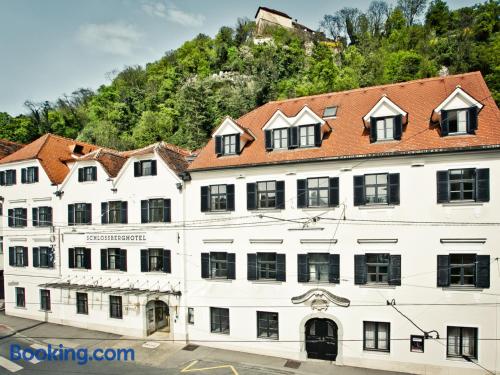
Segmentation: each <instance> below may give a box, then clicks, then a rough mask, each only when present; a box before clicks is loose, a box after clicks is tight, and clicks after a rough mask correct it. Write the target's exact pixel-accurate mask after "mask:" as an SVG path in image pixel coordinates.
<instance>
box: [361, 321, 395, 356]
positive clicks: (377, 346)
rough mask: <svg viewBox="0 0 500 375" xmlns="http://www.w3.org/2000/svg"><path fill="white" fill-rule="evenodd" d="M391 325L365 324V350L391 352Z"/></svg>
mask: <svg viewBox="0 0 500 375" xmlns="http://www.w3.org/2000/svg"><path fill="white" fill-rule="evenodd" d="M390 341H391V335H390V323H385V322H363V350H370V351H381V352H388V351H390Z"/></svg>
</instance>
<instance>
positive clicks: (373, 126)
mask: <svg viewBox="0 0 500 375" xmlns="http://www.w3.org/2000/svg"><path fill="white" fill-rule="evenodd" d="M370 142H371V143H373V142H377V119H376V118H374V117H370Z"/></svg>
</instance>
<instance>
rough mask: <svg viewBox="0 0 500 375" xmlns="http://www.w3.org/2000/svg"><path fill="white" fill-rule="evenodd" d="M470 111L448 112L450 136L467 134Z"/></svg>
mask: <svg viewBox="0 0 500 375" xmlns="http://www.w3.org/2000/svg"><path fill="white" fill-rule="evenodd" d="M467 121H468V110H467V109H458V110H454V111H448V134H463V133H467Z"/></svg>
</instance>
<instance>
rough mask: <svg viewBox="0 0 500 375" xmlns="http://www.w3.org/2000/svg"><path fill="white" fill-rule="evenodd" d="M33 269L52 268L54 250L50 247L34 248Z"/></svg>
mask: <svg viewBox="0 0 500 375" xmlns="http://www.w3.org/2000/svg"><path fill="white" fill-rule="evenodd" d="M33 267H40V268H53V267H54V249H52V248H51V247H34V248H33Z"/></svg>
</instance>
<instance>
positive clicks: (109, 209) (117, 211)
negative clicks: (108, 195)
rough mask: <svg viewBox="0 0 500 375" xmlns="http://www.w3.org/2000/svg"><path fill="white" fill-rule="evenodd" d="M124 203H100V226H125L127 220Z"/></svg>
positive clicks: (125, 203) (126, 204) (126, 205)
mask: <svg viewBox="0 0 500 375" xmlns="http://www.w3.org/2000/svg"><path fill="white" fill-rule="evenodd" d="M127 207H128V203H127V202H126V201H112V202H102V203H101V223H102V224H126V223H127V221H128V218H127Z"/></svg>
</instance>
